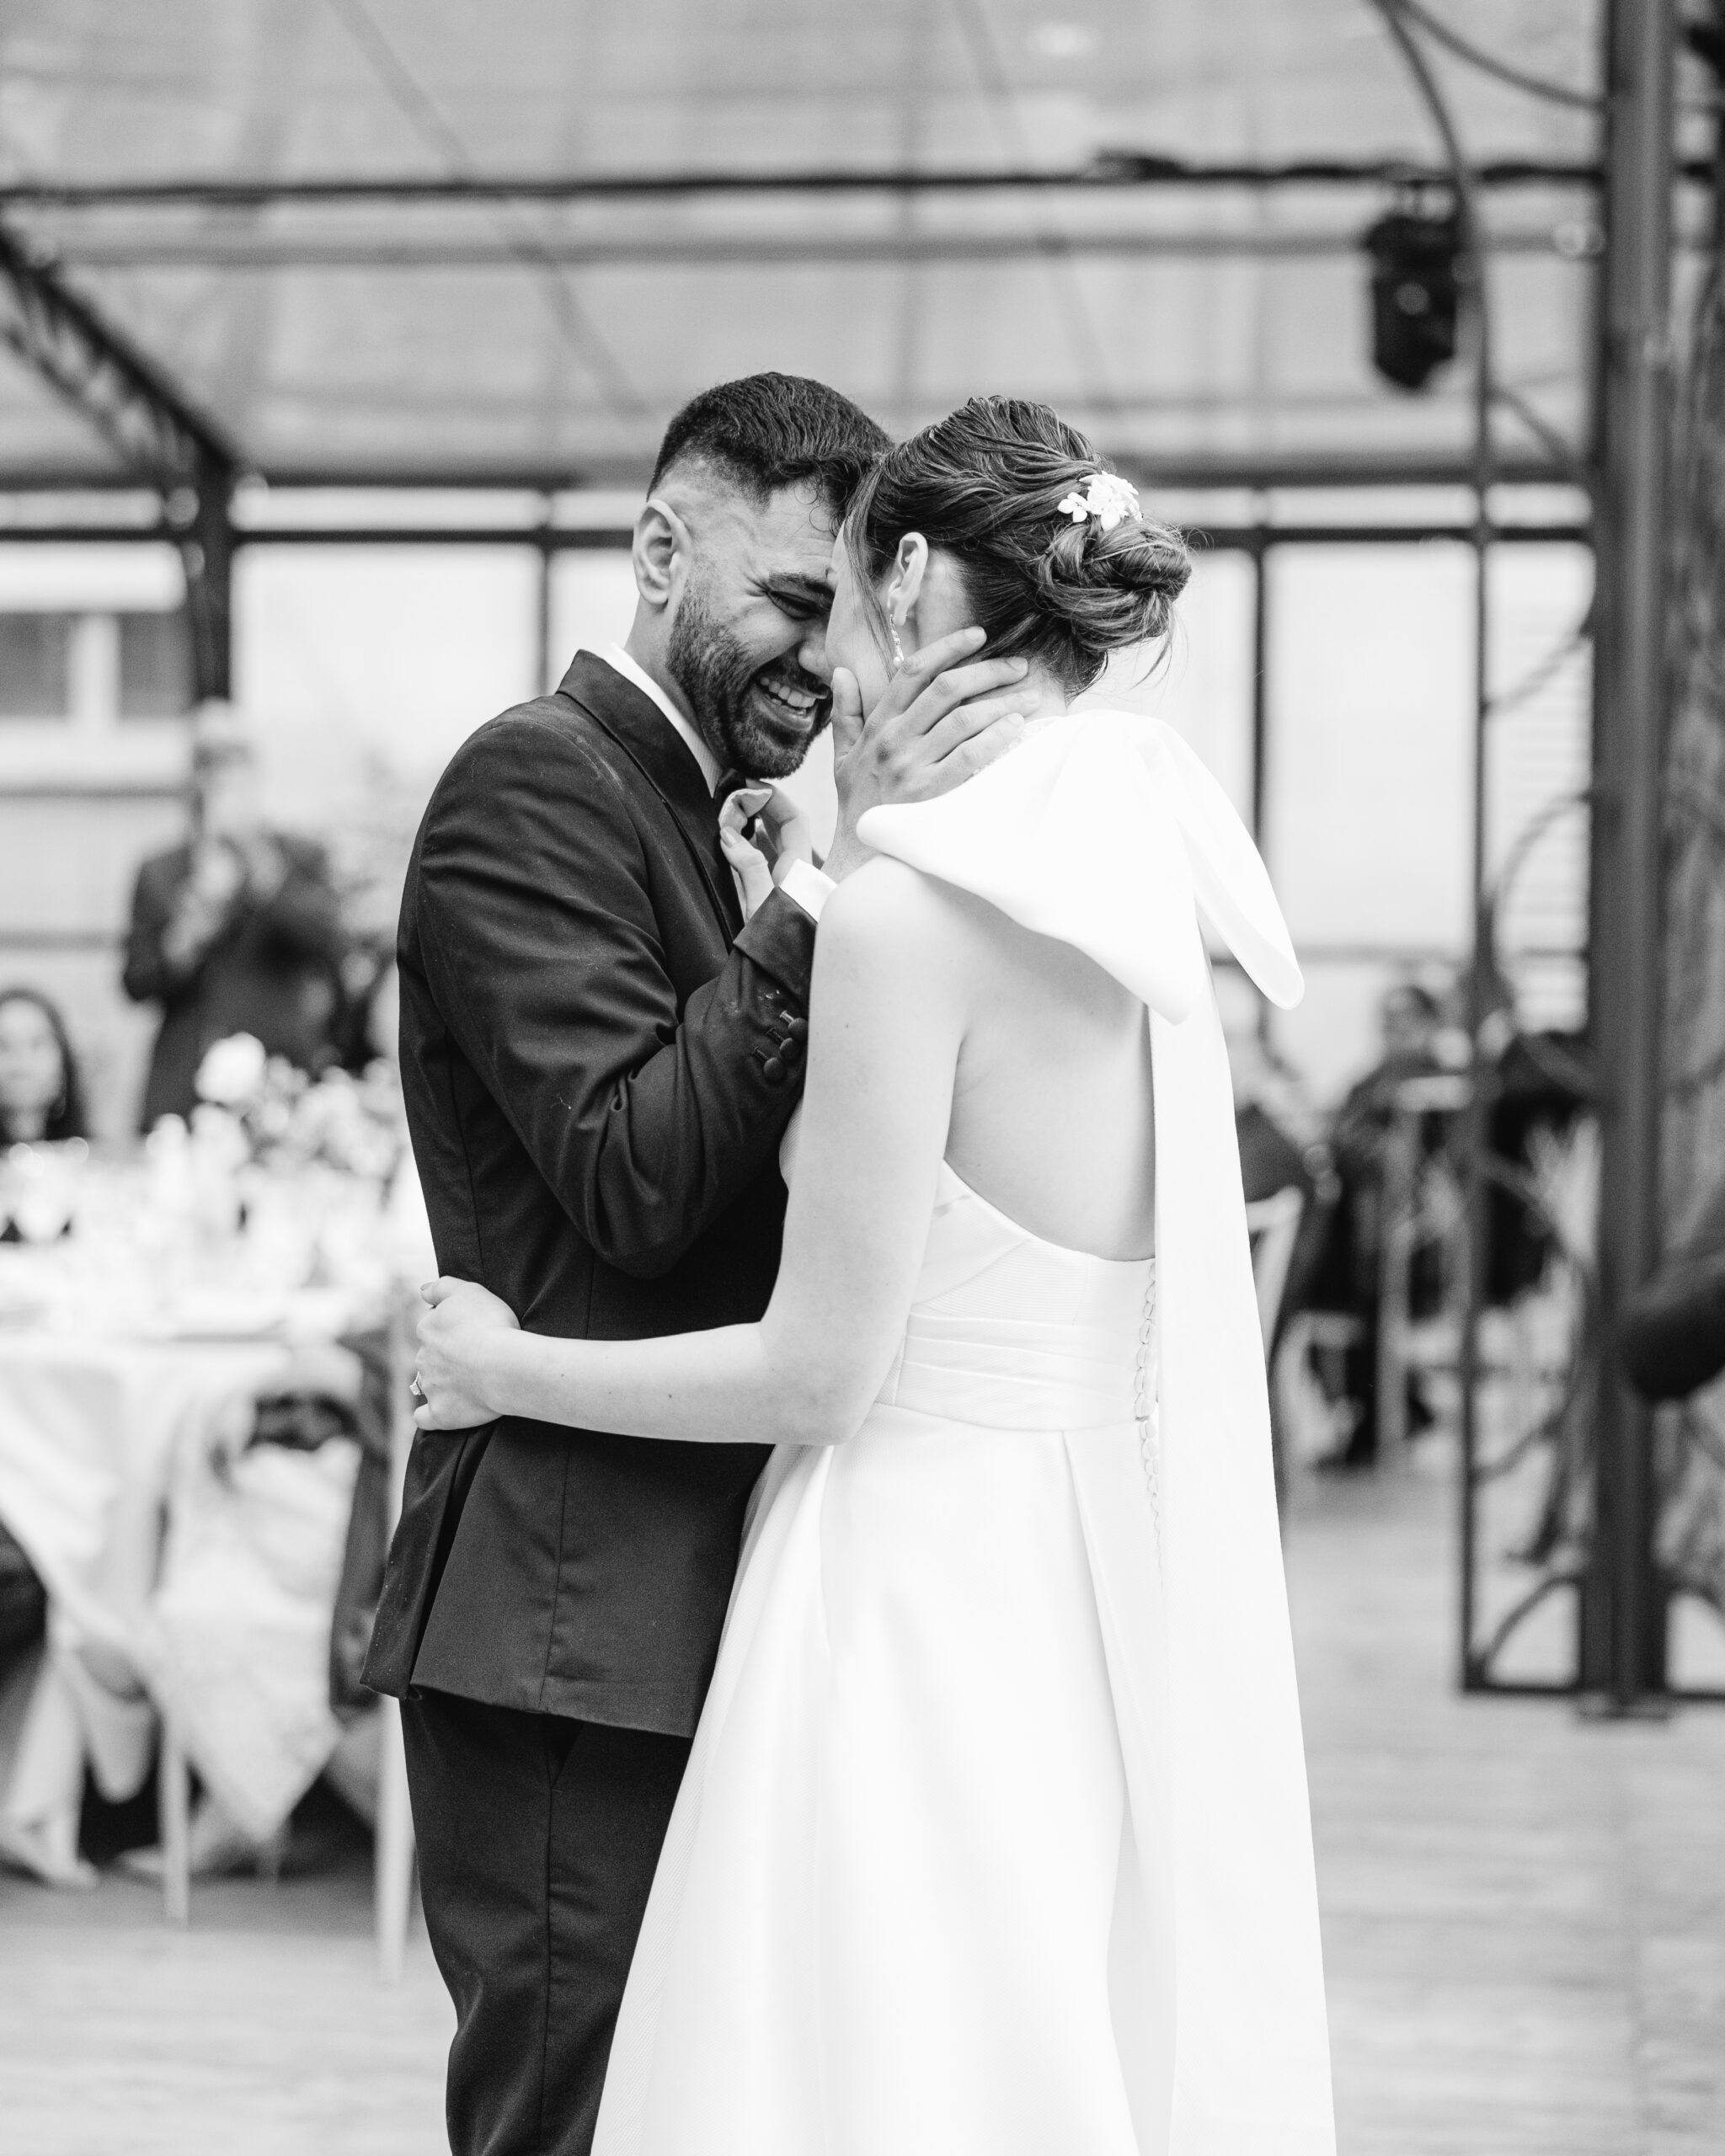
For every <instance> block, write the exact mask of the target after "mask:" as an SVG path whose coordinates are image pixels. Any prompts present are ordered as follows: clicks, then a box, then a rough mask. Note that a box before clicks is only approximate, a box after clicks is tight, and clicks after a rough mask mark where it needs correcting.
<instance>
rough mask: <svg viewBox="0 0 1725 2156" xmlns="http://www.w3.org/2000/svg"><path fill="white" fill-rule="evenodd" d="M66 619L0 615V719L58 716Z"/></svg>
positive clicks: (64, 696)
mask: <svg viewBox="0 0 1725 2156" xmlns="http://www.w3.org/2000/svg"><path fill="white" fill-rule="evenodd" d="M71 649H72V616H70V615H69V614H0V718H65V717H66V715H67V707H68V704H69V702H70V695H69V686H70V675H71V666H70V658H71Z"/></svg>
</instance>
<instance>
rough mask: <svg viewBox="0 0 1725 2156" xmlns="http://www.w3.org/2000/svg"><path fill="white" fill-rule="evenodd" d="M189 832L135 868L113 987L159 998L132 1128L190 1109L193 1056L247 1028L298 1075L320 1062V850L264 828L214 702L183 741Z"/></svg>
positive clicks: (330, 980) (337, 965)
mask: <svg viewBox="0 0 1725 2156" xmlns="http://www.w3.org/2000/svg"><path fill="white" fill-rule="evenodd" d="M190 824H191V830H190V835H189V837H188V839H187V841H186V842H185V843H184V845H182V846H174V847H173V848H171V849H170V850H169V851H168V852H166V853H162V854H158V855H156V856H155V857H153V858H152V859H151V860H149V861H147V862H145V863H144V865H143V867H142V869H141V870H140V871H139V873H138V880H137V888H136V893H135V894H134V897H133V899H132V919H131V936H130V938H129V941H128V943H127V947H126V970H125V974H124V980H125V985H126V994H127V995H130V996H131V999H132V1000H133V1001H134V1002H137V1003H159V1004H160V1005H161V1006H162V1028H161V1031H160V1033H158V1036H157V1039H156V1048H155V1053H154V1055H153V1057H152V1060H151V1065H150V1076H149V1082H148V1085H147V1087H146V1089H145V1094H144V1106H143V1115H142V1127H143V1128H144V1129H146V1130H147V1129H151V1128H152V1126H153V1125H154V1124H155V1123H156V1122H157V1121H158V1118H160V1117H162V1116H164V1115H181V1116H190V1113H191V1111H192V1108H193V1107H194V1106H195V1102H196V1091H195V1083H194V1081H195V1076H196V1073H197V1069H198V1065H199V1064H200V1062H201V1061H202V1060H203V1056H204V1051H205V1050H206V1049H207V1048H208V1047H209V1046H210V1045H211V1043H212V1042H215V1041H219V1040H223V1039H226V1038H227V1036H228V1035H229V1034H231V1033H250V1034H252V1035H253V1036H254V1038H256V1039H258V1040H259V1041H261V1042H262V1043H263V1044H264V1048H265V1049H266V1050H267V1051H268V1052H269V1053H270V1054H271V1055H281V1056H286V1058H287V1059H288V1060H289V1061H290V1062H291V1063H294V1064H297V1065H299V1066H300V1068H301V1069H302V1070H315V1069H317V1068H318V1066H319V1065H321V1064H322V1063H323V1061H324V1060H325V1059H327V1054H328V1047H329V1037H330V1033H331V1030H332V1027H333V1025H334V1019H335V1014H336V1010H337V1006H338V1002H339V994H340V979H341V959H342V953H343V947H344V936H343V931H342V927H341V921H340V914H339V908H338V905H337V901H336V896H335V892H334V889H333V888H332V886H331V883H330V880H329V872H328V864H327V862H326V861H325V859H324V856H323V850H322V848H321V847H318V846H314V845H312V843H311V842H310V841H308V840H305V839H298V838H290V837H287V836H286V835H284V834H283V833H281V832H279V831H272V830H270V829H269V828H268V827H267V826H266V825H265V824H264V818H263V811H262V806H261V802H260V798H259V783H258V769H257V757H256V751H255V749H254V744H253V743H252V741H251V739H250V738H249V736H248V734H247V733H246V730H245V728H244V727H243V724H242V723H240V721H239V720H238V718H237V717H236V715H235V714H234V712H232V710H231V709H230V708H229V707H227V705H225V704H206V705H205V706H204V707H202V708H201V709H200V712H199V713H198V716H197V719H196V721H195V728H194V732H193V738H192V787H191V798H190Z"/></svg>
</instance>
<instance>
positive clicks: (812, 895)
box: [779, 861, 838, 921]
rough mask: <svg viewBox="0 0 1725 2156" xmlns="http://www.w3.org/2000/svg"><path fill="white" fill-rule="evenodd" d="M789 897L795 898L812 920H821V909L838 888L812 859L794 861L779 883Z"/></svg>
mask: <svg viewBox="0 0 1725 2156" xmlns="http://www.w3.org/2000/svg"><path fill="white" fill-rule="evenodd" d="M779 889H780V890H782V892H783V893H784V894H785V896H786V897H787V898H788V899H795V900H796V902H797V904H798V905H799V906H801V908H802V909H803V910H804V913H806V914H807V915H808V916H809V920H810V921H819V920H820V909H821V908H822V907H823V906H824V905H825V904H826V902H827V900H828V899H830V897H831V896H832V894H833V893H834V892H835V891H836V889H838V885H837V884H836V883H834V881H833V880H832V878H831V877H830V876H827V875H824V874H823V873H821V871H820V869H818V868H817V867H815V866H814V862H811V861H793V862H792V863H791V864H790V866H789V867H788V868H787V869H786V871H785V873H784V880H783V881H782V883H780V885H779Z"/></svg>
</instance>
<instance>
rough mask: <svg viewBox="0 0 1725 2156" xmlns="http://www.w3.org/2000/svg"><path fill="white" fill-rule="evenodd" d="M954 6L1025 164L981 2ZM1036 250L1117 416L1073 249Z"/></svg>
mask: <svg viewBox="0 0 1725 2156" xmlns="http://www.w3.org/2000/svg"><path fill="white" fill-rule="evenodd" d="M952 7H953V13H954V14H955V15H956V16H957V17H958V19H959V34H960V35H961V36H962V37H963V39H964V43H965V45H967V46H968V47H969V53H970V64H971V66H972V67H974V68H975V71H976V74H977V77H978V80H979V81H980V83H981V84H982V86H983V88H984V89H985V91H986V92H987V93H988V95H989V97H990V99H991V100H992V102H993V104H994V107H995V111H996V115H997V118H998V120H999V125H1000V131H1001V135H1002V136H1004V137H1005V138H1006V143H1005V147H1006V148H1007V152H1008V153H1009V154H1010V155H1011V156H1012V157H1016V158H1017V161H1018V162H1019V163H1020V164H1021V165H1024V166H1029V165H1031V164H1032V163H1033V158H1032V154H1031V146H1030V142H1029V140H1028V136H1026V134H1025V132H1024V130H1023V126H1022V125H1020V122H1019V120H1018V115H1017V110H1016V109H1015V107H1014V105H1013V103H1012V84H1011V83H1010V82H1009V81H1008V80H1007V71H1006V67H1005V66H1004V65H1003V63H1002V61H1001V55H1000V48H999V46H998V45H996V42H995V37H994V32H993V30H992V29H991V27H990V24H989V20H988V17H987V15H986V13H985V12H984V6H983V0H952ZM1038 252H1039V253H1040V254H1041V255H1042V256H1043V258H1044V260H1045V261H1046V262H1047V263H1048V264H1049V269H1050V270H1051V271H1052V273H1053V275H1054V277H1055V282H1056V283H1057V284H1058V285H1061V286H1064V287H1065V300H1066V304H1065V307H1063V308H1062V310H1061V312H1062V314H1063V315H1064V317H1065V323H1066V329H1067V334H1068V335H1069V336H1070V337H1071V340H1072V344H1073V348H1074V352H1075V355H1076V358H1077V360H1078V364H1079V366H1080V367H1081V369H1083V370H1084V371H1085V372H1086V373H1087V375H1088V376H1089V378H1090V382H1091V397H1092V402H1093V403H1096V404H1097V406H1098V407H1099V408H1100V409H1102V410H1103V411H1104V412H1106V413H1108V414H1111V415H1114V416H1118V415H1119V412H1120V409H1121V405H1120V399H1119V397H1118V396H1117V395H1116V394H1115V392H1114V387H1113V384H1112V382H1111V379H1110V371H1109V368H1108V351H1107V348H1106V347H1105V346H1104V344H1103V340H1102V336H1101V334H1100V332H1099V331H1098V330H1097V326H1096V320H1095V317H1094V316H1093V314H1092V312H1091V307H1090V298H1089V295H1088V294H1087V292H1086V291H1085V289H1084V286H1083V283H1082V280H1081V279H1080V277H1079V275H1078V271H1077V268H1076V264H1074V262H1073V259H1072V250H1071V246H1070V244H1069V243H1067V242H1066V241H1065V240H1064V239H1060V238H1056V237H1049V238H1048V239H1046V240H1044V242H1043V243H1041V244H1040V245H1039V248H1038Z"/></svg>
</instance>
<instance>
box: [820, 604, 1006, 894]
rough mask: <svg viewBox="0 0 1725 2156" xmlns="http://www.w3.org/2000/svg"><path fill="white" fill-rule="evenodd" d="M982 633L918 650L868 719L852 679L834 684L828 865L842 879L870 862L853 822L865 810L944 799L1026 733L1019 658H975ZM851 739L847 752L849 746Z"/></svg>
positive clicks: (960, 633) (956, 635) (963, 632)
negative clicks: (833, 814)
mask: <svg viewBox="0 0 1725 2156" xmlns="http://www.w3.org/2000/svg"><path fill="white" fill-rule="evenodd" d="M982 641H983V632H982V631H981V630H980V629H959V630H955V631H954V632H953V634H952V635H951V636H947V637H940V638H937V639H936V640H935V641H934V642H933V643H928V644H925V645H924V646H923V647H922V648H921V650H920V651H917V652H915V653H913V654H911V657H910V658H909V659H906V660H905V663H904V664H903V665H902V666H901V667H900V669H899V670H898V671H897V673H896V674H895V675H894V676H893V678H892V680H890V681H889V683H888V685H887V688H886V691H885V694H884V696H882V697H881V699H880V702H879V703H878V704H876V706H875V707H874V709H873V711H872V712H869V714H868V718H867V719H866V720H865V719H864V718H863V715H862V709H861V704H860V701H859V699H858V697H857V685H856V681H855V679H854V677H853V676H852V675H850V674H848V673H846V672H845V671H844V670H842V669H841V670H840V671H839V672H838V673H837V674H836V675H835V676H834V680H833V748H834V752H835V755H834V776H835V779H836V783H837V787H838V797H839V816H838V829H837V831H836V834H835V835H834V839H833V846H832V851H831V852H830V854H829V855H828V856H827V858H826V861H825V869H826V873H828V875H830V876H832V877H835V878H843V877H844V876H846V874H848V873H849V872H850V871H851V870H852V868H855V867H859V866H860V865H861V863H862V862H863V861H865V860H866V859H867V858H868V848H867V847H866V846H863V844H862V843H861V842H860V841H859V840H858V839H857V823H858V821H859V820H860V819H861V818H862V817H863V815H864V814H866V813H867V811H868V810H869V809H873V808H875V807H877V806H879V805H880V804H882V803H887V802H895V801H927V800H932V798H934V796H935V795H937V794H940V793H948V792H951V791H952V789H953V787H955V786H962V785H963V783H964V781H965V780H966V779H967V778H969V777H971V776H974V774H975V773H976V772H977V771H981V770H982V769H983V768H984V766H985V765H988V764H991V763H992V762H993V761H994V760H995V759H996V756H1000V755H1004V754H1005V753H1006V751H1007V750H1008V749H1010V748H1011V747H1012V744H1014V743H1015V742H1016V741H1017V739H1018V738H1019V736H1020V734H1022V733H1023V727H1024V718H1023V712H1022V711H1021V709H1020V708H1019V707H1020V704H1021V703H1022V702H1023V680H1024V676H1025V675H1026V673H1027V672H1028V667H1027V665H1026V664H1025V662H1024V660H1023V659H972V658H970V657H969V654H971V653H972V652H974V651H975V649H976V648H977V647H978V646H979V645H980V643H982ZM847 742H848V744H849V745H848V746H847V745H846V744H847Z"/></svg>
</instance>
